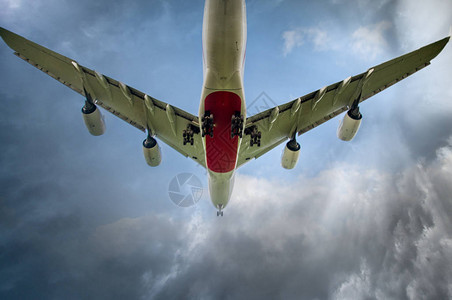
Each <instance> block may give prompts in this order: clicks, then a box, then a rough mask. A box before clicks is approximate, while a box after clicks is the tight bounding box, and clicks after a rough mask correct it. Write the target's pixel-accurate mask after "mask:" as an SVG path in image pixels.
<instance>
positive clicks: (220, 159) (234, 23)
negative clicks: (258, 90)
mask: <svg viewBox="0 0 452 300" xmlns="http://www.w3.org/2000/svg"><path fill="white" fill-rule="evenodd" d="M202 44H203V64H204V83H203V87H202V93H201V103H200V107H199V121H200V124H201V123H202V122H201V119H202V118H203V116H204V115H205V114H206V112H209V113H211V114H212V115H213V123H214V127H213V137H211V136H209V135H206V136H205V137H203V144H204V148H205V153H206V166H207V171H208V177H209V193H210V198H211V200H212V203H213V204H214V206H215V207H217V208H218V209H219V210H221V209H223V208H224V207H225V206H226V205H227V203H228V201H229V199H230V197H231V193H232V188H233V184H234V172H235V168H236V166H237V157H238V153H239V150H240V144H241V138H240V137H239V136H234V137H232V136H231V118H232V116H233V115H234V114H236V115H237V114H240V115H241V116H243V119H244V120H246V108H245V107H246V105H245V97H244V90H243V71H244V65H245V49H246V7H245V1H244V0H206V3H205V8H204V21H203V32H202ZM244 125H245V124H243V126H244Z"/></svg>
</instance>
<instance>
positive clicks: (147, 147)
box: [143, 137, 162, 167]
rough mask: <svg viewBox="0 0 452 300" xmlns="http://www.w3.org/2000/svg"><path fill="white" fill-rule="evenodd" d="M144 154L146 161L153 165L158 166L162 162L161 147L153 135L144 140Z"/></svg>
mask: <svg viewBox="0 0 452 300" xmlns="http://www.w3.org/2000/svg"><path fill="white" fill-rule="evenodd" d="M143 154H144V159H145V160H146V163H147V164H148V165H149V166H151V167H157V166H158V165H160V163H161V162H162V153H161V152H160V147H159V145H158V144H157V140H156V139H154V138H153V137H148V138H147V139H145V140H144V141H143Z"/></svg>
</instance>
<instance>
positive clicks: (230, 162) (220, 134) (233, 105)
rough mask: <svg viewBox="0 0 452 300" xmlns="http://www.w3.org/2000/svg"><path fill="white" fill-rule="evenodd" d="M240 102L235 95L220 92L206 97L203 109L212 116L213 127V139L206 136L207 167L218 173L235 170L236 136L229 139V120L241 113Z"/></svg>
mask: <svg viewBox="0 0 452 300" xmlns="http://www.w3.org/2000/svg"><path fill="white" fill-rule="evenodd" d="M241 103H242V100H241V99H240V97H239V96H238V95H237V94H234V93H231V92H226V91H220V92H213V93H212V94H209V95H208V96H207V97H206V100H205V102H204V109H205V110H206V111H210V113H211V114H212V115H213V121H214V124H215V127H214V129H213V137H210V136H208V135H207V136H206V159H207V167H208V168H209V169H210V170H212V171H214V172H218V173H227V172H230V171H232V170H233V169H234V168H235V163H236V160H237V148H238V142H239V140H238V136H234V138H232V139H231V118H232V116H233V115H234V113H235V112H236V111H241Z"/></svg>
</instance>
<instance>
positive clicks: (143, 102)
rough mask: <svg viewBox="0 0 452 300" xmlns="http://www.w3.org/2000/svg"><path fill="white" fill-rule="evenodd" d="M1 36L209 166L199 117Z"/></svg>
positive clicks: (41, 66) (13, 36)
mask: <svg viewBox="0 0 452 300" xmlns="http://www.w3.org/2000/svg"><path fill="white" fill-rule="evenodd" d="M0 36H1V37H2V38H3V40H4V41H5V42H6V44H7V45H8V46H9V47H10V48H11V49H13V50H14V51H15V52H14V54H15V55H17V56H18V57H20V58H22V59H23V60H25V61H26V62H28V63H29V64H31V65H32V66H34V67H36V68H38V69H39V70H41V71H42V72H44V73H46V74H47V75H49V76H51V77H52V78H54V79H56V80H58V81H59V82H61V83H62V84H64V85H66V86H67V87H69V88H71V89H72V90H74V91H75V92H77V93H79V94H81V95H83V96H85V97H87V95H86V94H85V92H88V93H89V94H90V95H91V96H92V97H93V98H94V99H95V103H96V104H97V105H99V106H100V107H102V108H104V109H105V110H107V111H109V112H111V113H112V114H114V115H115V116H117V117H119V118H121V119H122V120H124V121H126V122H127V123H129V124H130V125H132V126H134V127H136V128H138V129H140V130H141V131H145V130H146V129H148V130H149V131H150V133H151V134H152V135H155V136H157V137H158V138H160V139H161V140H162V141H163V142H165V143H166V144H168V145H169V146H171V147H172V148H174V149H175V150H177V151H178V152H179V153H181V154H182V155H184V156H186V157H190V158H192V159H193V160H195V161H196V162H198V163H199V164H201V165H202V166H204V167H205V161H204V160H205V158H204V157H205V155H204V148H203V145H202V139H201V136H200V134H196V128H199V125H198V118H197V117H196V116H194V115H192V114H190V113H188V112H185V111H184V110H182V109H179V108H177V107H174V106H171V105H169V104H167V103H165V102H162V101H159V100H157V99H155V98H153V97H151V96H148V95H146V94H145V93H143V92H140V91H138V90H136V89H134V88H132V87H130V86H127V85H125V84H123V83H122V82H120V81H117V80H115V79H112V78H110V77H108V76H105V75H103V74H101V73H99V72H97V71H94V70H91V69H89V68H87V67H84V66H82V65H79V64H78V63H77V62H76V61H75V60H72V59H70V58H68V57H65V56H63V55H61V54H59V53H56V52H54V51H51V50H49V49H47V48H45V47H43V46H41V45H38V44H36V43H34V42H31V41H29V40H27V39H25V38H23V37H21V36H19V35H17V34H15V33H13V32H11V31H8V30H6V29H4V28H1V27H0ZM187 128H190V129H193V128H194V129H195V134H194V135H193V145H191V143H187V144H185V143H184V142H183V141H184V138H183V132H184V130H186V129H187Z"/></svg>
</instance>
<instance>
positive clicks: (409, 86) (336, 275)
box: [0, 0, 452, 299]
mask: <svg viewBox="0 0 452 300" xmlns="http://www.w3.org/2000/svg"><path fill="white" fill-rule="evenodd" d="M203 5H204V3H203V1H198V0H196V1H195V0H193V1H182V0H178V1H170V0H168V1H163V0H152V1H115V2H111V1H105V0H99V1H88V0H81V1H69V0H65V1H56V0H46V1H43V0H34V1H25V0H17V1H14V0H0V7H2V10H0V26H1V27H4V28H6V29H8V30H11V31H13V32H16V33H18V34H20V35H22V36H24V37H26V38H28V39H30V40H32V41H34V42H37V43H39V44H41V45H43V46H46V47H48V48H50V49H52V50H54V51H57V52H59V53H62V54H63V55H65V56H68V57H71V58H73V59H75V60H77V61H78V62H79V63H80V64H82V65H84V66H87V67H90V68H92V69H95V70H97V71H99V72H101V73H103V74H106V75H108V76H110V77H112V78H115V79H117V80H120V81H122V82H124V83H126V84H128V85H130V86H132V87H134V88H137V89H139V90H141V91H143V92H146V93H148V94H149V95H152V96H153V97H155V98H157V99H160V100H162V101H165V102H168V103H171V104H174V105H175V106H177V107H179V108H182V109H184V110H186V111H188V112H191V113H193V114H196V112H197V110H198V105H199V100H200V92H201V85H202V56H201V27H202V14H203ZM247 18H248V43H247V57H246V67H245V78H244V82H245V95H246V101H247V103H255V104H254V107H249V111H259V110H261V109H262V108H263V107H264V108H265V107H266V105H268V103H274V104H275V105H276V104H282V103H285V102H287V101H290V100H293V99H295V98H297V97H300V96H303V95H305V94H307V93H310V92H312V91H315V90H317V89H319V88H321V87H323V86H325V85H328V84H331V83H334V82H337V81H340V80H343V79H345V78H346V77H348V76H350V75H356V74H359V73H362V72H364V71H365V70H367V69H368V68H369V67H371V66H374V65H377V64H379V63H382V62H384V61H386V60H389V59H391V58H394V57H397V56H399V55H402V54H404V53H407V52H409V51H412V50H415V49H418V48H420V47H422V46H424V45H426V44H428V43H431V42H434V41H436V40H439V39H441V38H444V37H445V36H447V34H448V31H449V26H450V25H452V2H451V1H448V0H432V1H409V0H397V1H393V0H383V1H370V0H350V1H345V0H328V1H326V0H323V1H315V2H314V1H290V0H279V1H269V0H253V1H251V0H250V1H247ZM451 78H452V49H451V45H450V44H449V45H447V46H446V48H445V49H444V50H443V52H442V53H441V54H440V55H439V56H438V57H437V58H436V59H435V60H433V61H432V64H431V65H430V66H429V67H428V68H426V69H423V70H422V71H420V72H418V73H416V74H414V75H413V76H411V77H409V78H408V79H405V80H404V81H402V82H400V83H398V84H397V85H395V86H393V87H391V88H389V89H387V90H385V91H384V92H382V93H380V94H378V95H377V96H375V97H373V98H371V99H369V100H367V101H366V102H364V103H363V104H361V112H362V114H363V121H362V125H361V128H360V131H359V133H358V135H357V136H356V138H355V139H354V140H353V141H352V142H348V143H346V142H342V141H340V140H339V139H338V138H337V137H336V129H337V126H338V124H339V122H340V119H341V117H342V116H340V117H337V118H335V119H333V120H331V121H329V122H327V123H325V124H323V125H321V126H319V127H317V128H315V129H314V130H312V131H310V132H308V133H306V134H304V135H302V136H300V137H299V138H298V141H299V142H300V144H301V146H302V148H301V155H300V160H299V162H298V165H297V167H296V168H295V169H293V170H290V171H287V170H284V169H282V168H281V167H280V160H281V151H282V149H283V146H284V145H281V146H279V147H278V148H276V149H274V150H272V151H271V152H269V153H267V154H266V155H265V156H264V157H261V158H259V159H258V160H256V161H252V162H250V163H248V164H246V165H245V166H243V167H241V168H240V169H239V170H238V172H237V175H236V183H235V188H234V193H233V196H232V199H231V201H230V203H229V205H228V207H227V208H226V210H225V213H224V217H222V218H217V217H216V213H215V212H216V210H215V208H214V207H213V206H212V204H211V203H210V200H209V199H208V196H207V188H206V186H207V177H206V174H205V170H204V169H203V168H202V167H199V166H197V165H196V164H195V163H194V162H193V161H191V160H189V159H187V158H184V157H182V156H181V155H180V154H178V153H177V152H176V151H174V150H173V149H171V148H170V147H168V146H166V145H164V144H163V143H160V145H161V148H162V152H163V153H162V155H163V161H162V164H161V165H160V166H159V167H157V168H150V167H148V166H147V165H146V163H145V160H144V158H143V156H142V149H141V142H142V140H143V139H144V138H145V136H144V134H143V133H142V132H140V131H139V130H137V129H136V128H134V127H132V126H130V125H128V124H127V123H125V122H123V121H122V120H119V119H117V118H116V117H114V116H113V115H111V114H109V113H107V112H105V113H104V115H105V118H106V125H107V132H106V133H105V135H103V136H101V137H93V136H90V135H89V133H88V132H87V130H86V128H85V127H84V124H83V121H82V117H81V113H80V109H81V107H82V106H83V101H84V99H83V98H82V97H81V96H80V95H78V94H76V93H75V92H73V91H72V90H70V89H68V88H67V87H65V86H63V85H61V84H60V83H58V82H57V81H55V80H54V79H52V78H50V77H48V76H46V75H45V74H43V73H42V72H40V71H38V70H36V69H35V68H33V67H31V66H30V65H28V64H26V63H25V62H23V61H22V60H20V59H19V58H17V57H16V56H14V55H13V54H12V51H11V49H10V48H8V47H7V46H6V44H4V43H3V42H0V102H1V104H2V114H1V118H0V141H1V142H0V298H2V299H24V298H33V299H61V298H65V299H80V298H85V299H104V298H108V299H124V298H127V299H180V298H185V299H187V298H195V299H447V298H452V284H451V282H452V268H451V267H450V266H452V217H451V216H452V179H451V178H452V118H450V115H451V113H452V86H451V84H450V82H451ZM180 173H190V174H194V175H195V176H196V177H197V178H199V180H200V181H201V182H202V184H203V185H204V188H205V189H204V191H203V196H202V197H201V199H200V201H199V202H198V203H197V204H196V205H194V206H191V207H188V208H182V207H178V206H176V205H175V204H173V203H172V202H171V200H170V198H169V195H168V186H169V184H170V182H171V180H172V179H173V178H174V177H175V176H177V175H178V174H180Z"/></svg>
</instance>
